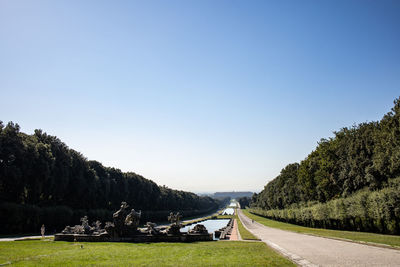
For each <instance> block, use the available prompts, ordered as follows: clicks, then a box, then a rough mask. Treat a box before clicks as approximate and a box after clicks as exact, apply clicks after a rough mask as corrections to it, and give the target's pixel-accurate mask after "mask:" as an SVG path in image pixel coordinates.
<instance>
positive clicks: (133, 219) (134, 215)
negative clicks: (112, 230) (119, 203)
mask: <svg viewBox="0 0 400 267" xmlns="http://www.w3.org/2000/svg"><path fill="white" fill-rule="evenodd" d="M141 215H142V211H139V212H136V211H135V210H134V209H132V210H131V212H130V213H129V214H128V215H127V216H126V218H125V225H126V226H128V227H134V228H137V227H138V226H139V221H140V217H141Z"/></svg>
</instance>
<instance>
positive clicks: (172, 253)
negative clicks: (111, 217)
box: [0, 240, 295, 266]
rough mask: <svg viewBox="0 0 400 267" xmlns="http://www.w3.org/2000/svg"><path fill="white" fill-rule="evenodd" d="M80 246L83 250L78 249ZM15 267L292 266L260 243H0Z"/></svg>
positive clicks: (1, 259)
mask: <svg viewBox="0 0 400 267" xmlns="http://www.w3.org/2000/svg"><path fill="white" fill-rule="evenodd" d="M81 246H83V248H81ZM5 263H12V264H13V265H15V266H82V265H86V266H295V265H294V264H293V263H292V262H291V261H289V260H287V259H286V258H283V257H282V256H280V255H278V254H277V253H276V252H274V251H273V250H272V249H271V248H269V247H267V246H266V245H265V244H264V243H261V242H240V241H236V242H235V241H232V242H222V241H219V242H197V243H152V244H145V243H141V244H134V243H103V242H101V243H100V242H99V243H72V242H61V241H58V242H54V241H42V240H34V241H12V242H0V264H5Z"/></svg>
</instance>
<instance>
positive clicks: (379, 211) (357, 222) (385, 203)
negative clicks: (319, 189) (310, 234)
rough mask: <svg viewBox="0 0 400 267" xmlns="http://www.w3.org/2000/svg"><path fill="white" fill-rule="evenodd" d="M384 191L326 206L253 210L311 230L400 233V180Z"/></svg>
mask: <svg viewBox="0 0 400 267" xmlns="http://www.w3.org/2000/svg"><path fill="white" fill-rule="evenodd" d="M390 185H391V186H388V187H385V188H383V189H380V190H375V191H371V190H368V189H365V190H360V191H358V192H357V193H355V194H353V195H351V196H349V197H345V198H338V199H334V200H330V201H327V202H325V203H320V202H316V201H313V202H309V203H307V205H301V206H299V205H292V207H291V208H286V209H280V210H279V209H271V210H263V209H259V208H253V209H250V211H251V212H252V213H254V214H258V215H261V216H264V217H268V218H270V219H274V220H278V221H283V222H288V223H294V224H299V225H303V226H307V227H317V228H330V229H342V230H356V231H364V232H377V233H386V234H400V178H397V179H392V180H391V181H390Z"/></svg>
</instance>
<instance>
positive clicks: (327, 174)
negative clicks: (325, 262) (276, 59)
mask: <svg viewBox="0 0 400 267" xmlns="http://www.w3.org/2000/svg"><path fill="white" fill-rule="evenodd" d="M334 134H335V136H334V137H332V138H329V139H322V140H321V141H320V142H319V144H318V146H317V148H316V149H315V150H314V151H313V152H311V153H310V154H309V155H308V156H307V158H305V159H304V160H303V161H301V162H300V163H293V164H289V165H287V166H286V167H285V168H284V169H283V170H282V171H281V173H280V175H278V177H276V178H275V179H274V180H272V181H271V182H269V183H268V184H267V185H266V186H265V187H264V190H262V191H261V192H260V193H259V194H255V195H253V198H252V204H251V206H252V207H253V208H258V209H264V210H273V211H271V212H269V213H268V214H270V215H271V214H272V213H274V214H278V213H279V214H280V215H279V216H278V215H276V216H275V215H274V217H277V218H278V217H282V218H287V219H288V220H294V221H296V222H298V223H301V224H304V225H312V224H316V225H317V226H319V227H324V226H325V225H326V226H327V227H332V228H341V229H345V228H347V227H350V228H351V229H364V230H367V231H378V232H390V233H394V232H396V233H398V231H399V230H398V228H399V226H398V225H396V222H398V220H399V217H398V216H399V215H400V214H398V212H397V211H396V212H394V211H393V212H392V211H390V212H389V211H386V212H385V213H384V214H385V215H382V214H381V213H380V211H378V209H380V207H379V205H375V206H373V204H372V203H373V199H375V198H376V201H378V200H377V198H380V199H379V201H385V203H386V202H387V201H390V203H392V204H393V203H397V202H396V201H397V198H398V196H397V194H396V192H395V191H393V190H389V191H390V193H389V191H388V192H387V193H384V192H386V191H379V193H371V192H370V193H364V194H360V195H358V196H359V197H361V196H362V197H363V199H362V200H360V201H361V202H360V204H359V205H358V206H360V207H362V209H358V208H354V207H355V206H354V205H352V203H347V202H346V203H345V204H343V201H350V199H354V198H349V199H348V200H344V198H346V197H349V196H351V195H352V194H354V193H357V192H360V191H362V190H367V191H368V192H369V191H376V190H382V189H384V188H387V187H388V186H389V184H390V183H391V181H392V180H393V178H395V177H399V176H400V98H399V99H396V100H395V101H394V107H393V108H392V111H391V112H389V113H387V114H386V115H385V116H384V117H383V118H382V120H381V121H379V122H370V123H362V124H359V125H357V126H353V127H351V128H343V129H341V130H340V131H338V132H335V133H334ZM367 195H368V197H367ZM367 199H369V200H370V203H369V205H371V206H369V207H363V206H362V205H365V201H366V200H367ZM332 200H337V201H335V202H332V203H334V206H332V207H331V206H330V205H331V204H329V205H326V204H324V203H327V202H329V203H331V202H330V201H332ZM317 203H320V204H317ZM387 203H389V202H387ZM314 204H315V205H314ZM392 204H388V205H392ZM312 205H313V207H312V208H309V209H306V208H305V207H307V206H312ZM332 205H333V204H332ZM347 205H350V207H349V208H347ZM358 206H357V207H358ZM327 208H329V209H327ZM330 208H332V209H333V210H334V211H335V212H338V214H337V215H335V216H337V218H333V217H332V218H331V219H332V220H337V222H334V221H330V222H328V221H325V219H321V220H319V219H318V218H325V216H326V214H333V213H334V211H333V210H331V209H330ZM353 208H354V209H353ZM373 209H375V210H373ZM278 210H282V211H278ZM299 210H302V212H301V216H300V215H299V214H297V212H298V211H299ZM367 211H368V212H370V213H369V214H370V215H371V216H372V214H373V213H375V215H374V216H375V217H374V218H381V217H382V216H386V217H385V218H389V217H390V219H383V221H381V222H378V221H379V220H380V219H379V220H378V219H375V220H372V219H371V220H370V219H368V221H365V219H363V220H362V225H361V223H360V222H359V220H361V219H351V218H364V217H365V214H366V212H367ZM391 212H392V213H391ZM283 214H285V215H283ZM344 214H345V215H346V216H347V217H346V219H344V218H342V217H343V216H344ZM388 214H389V215H388ZM294 216H296V217H294ZM310 216H314V217H313V218H314V219H313V220H312V221H311V219H310V218H311V217H310ZM332 216H333V215H332ZM271 217H273V216H271ZM292 217H293V218H292ZM371 218H372V217H371ZM347 219H348V220H349V221H345V220H347ZM285 220H286V219H285ZM377 220H378V221H377ZM319 221H320V222H319ZM379 224H384V225H379Z"/></svg>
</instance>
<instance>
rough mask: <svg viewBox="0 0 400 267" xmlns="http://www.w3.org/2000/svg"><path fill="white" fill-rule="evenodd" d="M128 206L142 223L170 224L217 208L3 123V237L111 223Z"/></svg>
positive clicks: (207, 200)
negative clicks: (175, 217) (171, 218)
mask: <svg viewBox="0 0 400 267" xmlns="http://www.w3.org/2000/svg"><path fill="white" fill-rule="evenodd" d="M122 201H126V202H127V203H128V204H130V206H131V208H134V209H136V210H142V211H143V213H142V217H143V220H150V219H151V220H166V218H167V214H168V213H169V212H170V211H180V212H181V213H183V215H184V216H194V215H198V214H202V213H206V212H210V211H212V210H215V209H217V208H218V205H219V202H218V201H217V200H215V199H212V198H210V197H199V196H197V195H196V194H194V193H190V192H184V191H178V190H172V189H169V188H167V187H165V186H158V185H157V184H156V183H154V182H153V181H151V180H148V179H145V178H143V177H142V176H140V175H138V174H135V173H133V172H127V173H124V172H122V171H121V170H119V169H115V168H108V167H105V166H103V165H102V164H101V163H99V162H97V161H89V160H87V159H86V158H85V157H84V156H83V155H82V154H80V153H79V152H77V151H75V150H73V149H70V148H68V146H67V145H66V144H64V143H63V142H61V141H60V139H58V138H57V137H55V136H51V135H48V134H46V133H44V132H43V131H41V130H35V132H34V134H32V135H28V134H25V133H22V132H20V127H19V125H18V124H14V123H12V122H9V123H8V124H7V125H4V124H3V123H2V122H1V121H0V233H3V234H4V233H23V232H35V231H36V232H37V231H38V229H39V228H40V225H41V224H42V223H44V224H46V226H47V229H51V230H60V228H62V227H64V226H65V225H66V224H74V223H79V218H80V217H81V216H83V215H85V214H88V215H89V219H90V220H96V219H100V220H102V221H103V222H104V221H105V220H111V215H112V211H115V210H117V209H118V208H119V206H120V203H121V202H122Z"/></svg>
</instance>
